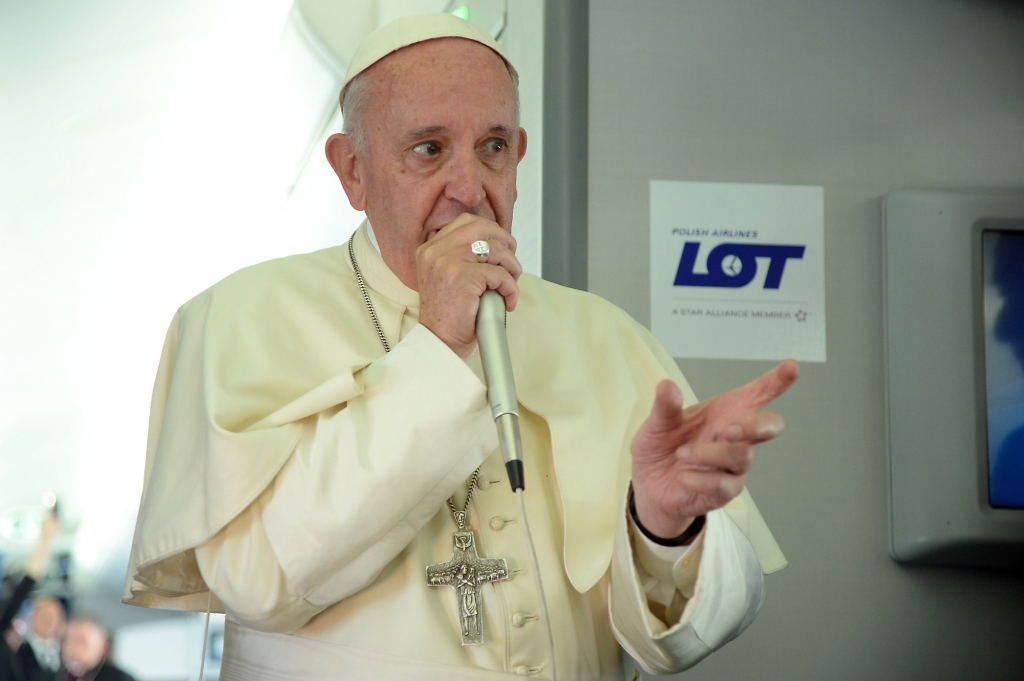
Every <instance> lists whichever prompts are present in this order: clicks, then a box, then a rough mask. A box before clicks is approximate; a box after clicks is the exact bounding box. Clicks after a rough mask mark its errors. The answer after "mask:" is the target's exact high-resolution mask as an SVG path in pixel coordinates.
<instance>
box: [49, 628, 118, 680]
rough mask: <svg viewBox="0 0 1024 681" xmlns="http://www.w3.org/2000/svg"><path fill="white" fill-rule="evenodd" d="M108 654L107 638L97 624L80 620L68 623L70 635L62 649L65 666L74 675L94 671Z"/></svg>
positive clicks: (65, 639) (66, 637) (68, 634)
mask: <svg viewBox="0 0 1024 681" xmlns="http://www.w3.org/2000/svg"><path fill="white" fill-rule="evenodd" d="M106 652H107V637H106V636H105V635H104V634H103V632H102V631H101V630H100V628H99V627H97V626H96V623H95V622H90V621H88V620H78V621H72V622H70V623H68V633H67V636H65V638H64V643H63V644H62V645H61V647H60V654H61V657H63V658H64V664H65V665H66V666H67V668H68V669H69V670H70V671H71V672H72V673H74V674H78V675H81V674H82V672H86V671H89V670H90V669H93V668H95V667H96V665H98V664H99V663H100V661H101V660H102V659H103V656H104V655H105V654H106Z"/></svg>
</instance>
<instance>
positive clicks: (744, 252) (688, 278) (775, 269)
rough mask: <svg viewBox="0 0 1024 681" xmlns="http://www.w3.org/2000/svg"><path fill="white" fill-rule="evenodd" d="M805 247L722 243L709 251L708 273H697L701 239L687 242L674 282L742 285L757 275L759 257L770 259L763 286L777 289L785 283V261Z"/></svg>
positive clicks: (738, 286)
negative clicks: (694, 269) (783, 276)
mask: <svg viewBox="0 0 1024 681" xmlns="http://www.w3.org/2000/svg"><path fill="white" fill-rule="evenodd" d="M804 248H806V247H805V246H786V245H778V244H735V243H724V244H719V245H717V246H715V247H714V248H713V249H711V252H710V253H708V273H707V274H697V273H696V272H694V271H693V268H694V265H696V264H697V253H698V252H699V251H700V242H699V241H687V242H686V245H685V246H683V257H682V258H680V259H679V269H678V270H676V280H675V285H676V286H713V287H716V288H742V287H744V286H746V285H747V284H749V283H750V282H752V281H753V280H754V277H755V276H756V275H757V259H758V258H768V274H767V276H765V279H764V287H765V288H766V289H767V288H775V289H777V288H779V285H780V284H782V273H783V271H784V270H785V269H786V261H787V260H789V259H790V258H792V259H793V260H799V259H801V258H803V257H804Z"/></svg>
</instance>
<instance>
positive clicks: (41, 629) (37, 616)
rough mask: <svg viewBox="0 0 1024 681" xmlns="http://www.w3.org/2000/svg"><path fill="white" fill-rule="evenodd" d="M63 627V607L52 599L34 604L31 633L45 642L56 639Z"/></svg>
mask: <svg viewBox="0 0 1024 681" xmlns="http://www.w3.org/2000/svg"><path fill="white" fill-rule="evenodd" d="M63 625H64V606H62V605H61V604H60V603H59V602H58V601H56V600H54V599H52V598H47V599H43V600H40V601H37V602H36V607H35V611H34V612H33V613H32V631H33V632H35V634H36V636H38V637H39V638H42V639H45V640H51V639H55V638H58V637H59V636H60V630H61V627H62V626H63Z"/></svg>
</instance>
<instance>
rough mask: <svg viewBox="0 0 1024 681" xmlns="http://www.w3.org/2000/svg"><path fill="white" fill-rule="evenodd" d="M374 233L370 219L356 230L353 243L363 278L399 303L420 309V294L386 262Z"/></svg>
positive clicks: (371, 286) (374, 288) (372, 287)
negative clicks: (403, 281) (375, 240)
mask: <svg viewBox="0 0 1024 681" xmlns="http://www.w3.org/2000/svg"><path fill="white" fill-rule="evenodd" d="M372 234H373V231H372V230H371V229H370V221H369V220H364V221H363V224H362V225H360V228H359V229H357V230H356V234H355V242H354V243H353V246H354V248H355V256H356V260H357V261H358V262H359V269H360V270H362V273H363V278H365V279H366V285H367V286H369V287H370V288H371V289H373V290H375V291H377V292H378V293H380V294H382V295H384V296H385V297H387V298H389V299H390V300H392V301H394V302H396V303H398V304H399V305H402V306H404V307H407V308H413V309H418V308H419V306H420V294H419V293H417V292H416V291H413V290H412V289H411V288H409V287H408V286H406V285H405V284H403V283H402V280H401V279H399V278H398V275H396V274H395V273H394V272H392V271H391V268H390V267H388V265H387V263H386V262H384V258H383V257H381V254H380V250H379V248H378V246H377V244H376V243H375V242H374V239H373V237H372V236H371V235H372ZM347 259H348V258H346V260H347Z"/></svg>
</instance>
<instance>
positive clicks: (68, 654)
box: [44, 617, 135, 681]
mask: <svg viewBox="0 0 1024 681" xmlns="http://www.w3.org/2000/svg"><path fill="white" fill-rule="evenodd" d="M109 648H110V635H109V634H108V633H107V629H106V627H104V626H103V625H102V624H101V623H100V622H99V621H98V620H96V619H94V618H92V617H77V618H75V619H73V620H71V621H70V622H68V631H67V635H66V636H65V637H64V644H63V645H62V646H61V650H60V655H61V659H62V661H63V665H62V666H61V668H60V669H59V670H57V672H55V673H53V674H50V675H49V676H46V677H44V679H45V681H135V680H134V679H133V678H132V677H131V676H129V675H128V674H126V673H125V672H123V671H121V670H120V669H118V668H117V667H115V666H114V664H113V663H112V662H109V661H107V651H108V650H109Z"/></svg>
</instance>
